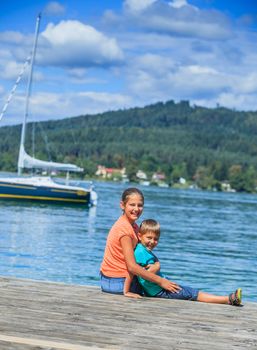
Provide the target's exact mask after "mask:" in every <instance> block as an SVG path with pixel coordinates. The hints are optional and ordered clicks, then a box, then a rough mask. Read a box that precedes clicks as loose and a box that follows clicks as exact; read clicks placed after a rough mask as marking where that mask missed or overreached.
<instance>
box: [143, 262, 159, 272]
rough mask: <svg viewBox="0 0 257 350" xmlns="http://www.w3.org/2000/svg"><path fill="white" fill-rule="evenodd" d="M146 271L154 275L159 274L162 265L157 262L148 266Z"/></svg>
mask: <svg viewBox="0 0 257 350" xmlns="http://www.w3.org/2000/svg"><path fill="white" fill-rule="evenodd" d="M146 269H147V270H148V271H150V272H152V273H155V274H157V273H158V272H159V271H160V269H161V264H160V262H159V261H156V262H155V263H154V264H149V265H147V266H146Z"/></svg>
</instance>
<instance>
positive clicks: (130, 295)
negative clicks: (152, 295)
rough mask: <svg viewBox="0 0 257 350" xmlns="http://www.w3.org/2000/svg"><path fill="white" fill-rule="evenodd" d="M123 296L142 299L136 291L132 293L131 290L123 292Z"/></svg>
mask: <svg viewBox="0 0 257 350" xmlns="http://www.w3.org/2000/svg"><path fill="white" fill-rule="evenodd" d="M124 296H125V297H128V298H134V299H142V298H143V297H142V296H141V295H139V294H136V293H132V292H127V293H124Z"/></svg>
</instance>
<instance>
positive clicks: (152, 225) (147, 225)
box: [139, 219, 161, 237]
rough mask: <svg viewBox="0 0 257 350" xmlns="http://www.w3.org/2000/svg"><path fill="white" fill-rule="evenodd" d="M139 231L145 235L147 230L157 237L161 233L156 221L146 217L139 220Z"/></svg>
mask: <svg viewBox="0 0 257 350" xmlns="http://www.w3.org/2000/svg"><path fill="white" fill-rule="evenodd" d="M139 232H140V234H141V235H145V234H146V233H147V232H153V233H155V234H156V235H157V236H158V237H159V236H160V234H161V227H160V224H159V222H158V221H156V220H153V219H147V220H144V221H142V222H141V225H140V227H139Z"/></svg>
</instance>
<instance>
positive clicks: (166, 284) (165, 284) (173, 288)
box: [160, 278, 181, 293]
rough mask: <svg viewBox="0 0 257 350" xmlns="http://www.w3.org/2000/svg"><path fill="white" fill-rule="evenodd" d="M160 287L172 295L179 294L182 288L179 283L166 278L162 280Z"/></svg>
mask: <svg viewBox="0 0 257 350" xmlns="http://www.w3.org/2000/svg"><path fill="white" fill-rule="evenodd" d="M160 287H162V288H163V289H166V290H168V291H170V292H172V293H178V292H179V291H180V290H181V287H180V286H179V285H178V284H177V283H175V282H171V281H169V280H166V279H165V278H162V281H161V284H160Z"/></svg>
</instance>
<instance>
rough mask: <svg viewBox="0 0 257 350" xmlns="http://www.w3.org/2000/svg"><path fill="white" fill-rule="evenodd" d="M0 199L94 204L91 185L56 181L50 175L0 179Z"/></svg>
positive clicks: (93, 193) (95, 197)
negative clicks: (82, 185) (74, 184)
mask: <svg viewBox="0 0 257 350" xmlns="http://www.w3.org/2000/svg"><path fill="white" fill-rule="evenodd" d="M0 199H14V200H29V201H43V202H52V203H53V202H55V203H56V202H58V203H71V204H81V205H87V206H91V205H96V202H97V196H96V193H95V192H94V191H93V189H92V187H89V188H88V189H86V188H84V187H80V186H73V185H65V184H59V183H56V182H55V181H54V180H53V179H52V178H50V177H44V176H31V177H10V178H1V179H0Z"/></svg>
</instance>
